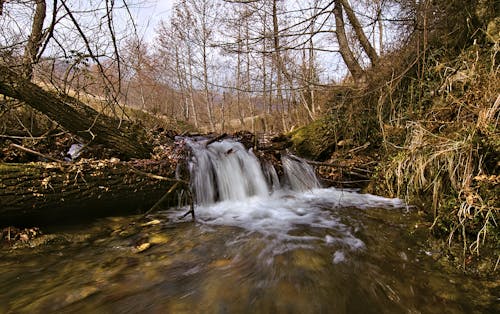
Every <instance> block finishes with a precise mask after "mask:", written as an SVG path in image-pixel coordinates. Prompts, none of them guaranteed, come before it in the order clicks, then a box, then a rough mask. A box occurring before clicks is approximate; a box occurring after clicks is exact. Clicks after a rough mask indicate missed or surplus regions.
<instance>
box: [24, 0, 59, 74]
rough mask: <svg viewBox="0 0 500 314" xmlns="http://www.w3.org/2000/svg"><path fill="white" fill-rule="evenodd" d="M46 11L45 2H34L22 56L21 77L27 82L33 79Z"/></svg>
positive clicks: (37, 0) (40, 0)
mask: <svg viewBox="0 0 500 314" xmlns="http://www.w3.org/2000/svg"><path fill="white" fill-rule="evenodd" d="M54 10H55V8H54ZM46 11H47V5H46V3H45V0H36V7H35V15H34V17H33V24H32V26H31V34H30V36H29V38H28V42H27V44H26V47H25V49H24V56H23V77H24V78H25V79H27V80H31V78H32V77H33V64H35V63H36V62H37V60H36V59H37V54H38V51H39V50H40V47H41V45H42V37H43V36H42V35H43V34H42V31H43V21H44V20H45V15H46Z"/></svg>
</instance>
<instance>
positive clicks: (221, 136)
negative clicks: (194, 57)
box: [205, 133, 227, 147]
mask: <svg viewBox="0 0 500 314" xmlns="http://www.w3.org/2000/svg"><path fill="white" fill-rule="evenodd" d="M226 136H227V134H226V133H222V134H221V135H219V136H216V137H214V138H213V139H210V140H208V141H207V142H206V143H205V147H207V146H208V145H210V144H212V143H213V142H217V141H220V140H222V139H223V138H225V137H226Z"/></svg>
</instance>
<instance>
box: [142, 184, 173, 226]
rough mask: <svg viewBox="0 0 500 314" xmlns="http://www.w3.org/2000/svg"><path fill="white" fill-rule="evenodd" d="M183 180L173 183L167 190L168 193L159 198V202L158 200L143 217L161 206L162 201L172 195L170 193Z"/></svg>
mask: <svg viewBox="0 0 500 314" xmlns="http://www.w3.org/2000/svg"><path fill="white" fill-rule="evenodd" d="M180 183H181V182H180V181H177V182H175V184H174V185H172V187H171V188H170V189H169V190H168V191H167V193H165V194H164V195H163V196H162V197H161V198H160V199H159V200H158V202H156V203H155V204H154V205H153V206H152V207H151V208H150V209H149V210H148V211H147V212H145V213H144V215H142V217H143V218H144V217H146V216H147V215H148V214H150V213H151V212H152V211H154V210H155V209H156V208H158V206H160V204H161V203H163V202H164V201H165V200H166V199H167V197H168V196H169V195H170V193H172V192H173V191H174V190H175V189H176V188H177V186H178V185H179V184H180Z"/></svg>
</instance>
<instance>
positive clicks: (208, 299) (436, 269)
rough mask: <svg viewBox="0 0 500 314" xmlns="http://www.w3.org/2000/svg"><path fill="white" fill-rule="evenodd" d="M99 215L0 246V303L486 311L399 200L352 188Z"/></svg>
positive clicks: (33, 308)
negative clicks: (187, 215)
mask: <svg viewBox="0 0 500 314" xmlns="http://www.w3.org/2000/svg"><path fill="white" fill-rule="evenodd" d="M185 210H186V209H180V210H179V209H171V210H167V211H163V212H159V213H157V214H154V215H151V216H148V217H147V218H145V219H141V217H140V216H131V217H125V218H106V219H101V220H98V221H95V222H94V223H92V224H91V225H90V226H89V225H88V224H86V225H82V226H78V225H73V226H68V227H66V228H59V229H57V230H56V229H54V230H49V231H52V232H53V235H51V236H46V237H45V238H44V239H43V238H42V239H39V240H38V241H39V243H33V245H35V244H36V247H33V248H28V247H25V248H23V247H19V248H16V249H5V248H4V249H3V250H2V252H1V253H0V256H1V258H0V313H4V312H5V313H24V312H25V313H53V312H57V313H65V312H67V313H74V312H84V313H85V312H89V313H90V312H91V313H474V312H476V313H494V312H495V310H496V309H498V307H497V306H498V304H499V303H500V300H499V299H498V297H499V295H498V292H499V289H498V287H499V283H498V281H497V282H481V281H479V280H474V279H471V278H468V277H464V276H462V275H461V274H460V272H458V271H457V272H451V273H450V272H447V271H444V269H443V268H441V266H439V264H438V263H436V261H435V255H436V254H438V252H432V251H429V250H428V249H427V248H426V246H425V243H424V242H423V241H424V239H425V238H426V236H427V231H426V228H419V227H417V226H414V225H413V224H414V221H415V213H413V210H411V209H408V208H406V207H404V206H403V204H402V203H401V202H400V201H398V200H391V199H383V198H379V197H376V196H372V195H362V194H358V193H355V192H353V191H347V190H345V191H341V190H335V189H316V190H312V191H308V192H302V193H297V192H286V191H280V192H279V193H275V194H273V195H272V196H269V197H253V198H249V199H247V200H245V201H226V202H221V203H217V204H212V205H210V206H200V207H197V208H196V214H197V220H196V222H188V221H183V220H179V219H178V217H179V216H180V215H181V214H182V213H183V212H184V211H185Z"/></svg>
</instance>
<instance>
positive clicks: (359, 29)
mask: <svg viewBox="0 0 500 314" xmlns="http://www.w3.org/2000/svg"><path fill="white" fill-rule="evenodd" d="M340 2H342V6H343V7H344V9H345V13H346V14H347V18H348V19H349V22H351V25H352V28H354V32H355V33H356V37H357V38H358V40H359V43H360V44H361V46H362V47H363V49H364V50H365V52H366V54H367V55H368V58H370V61H371V63H372V65H373V66H376V65H377V64H378V59H379V58H378V55H377V52H376V51H375V48H373V46H372V45H371V44H370V41H369V40H368V38H367V37H366V34H365V32H364V31H363V26H361V23H360V22H359V20H358V18H357V17H356V14H355V13H354V11H353V9H352V8H351V5H350V4H349V1H348V0H340Z"/></svg>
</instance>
